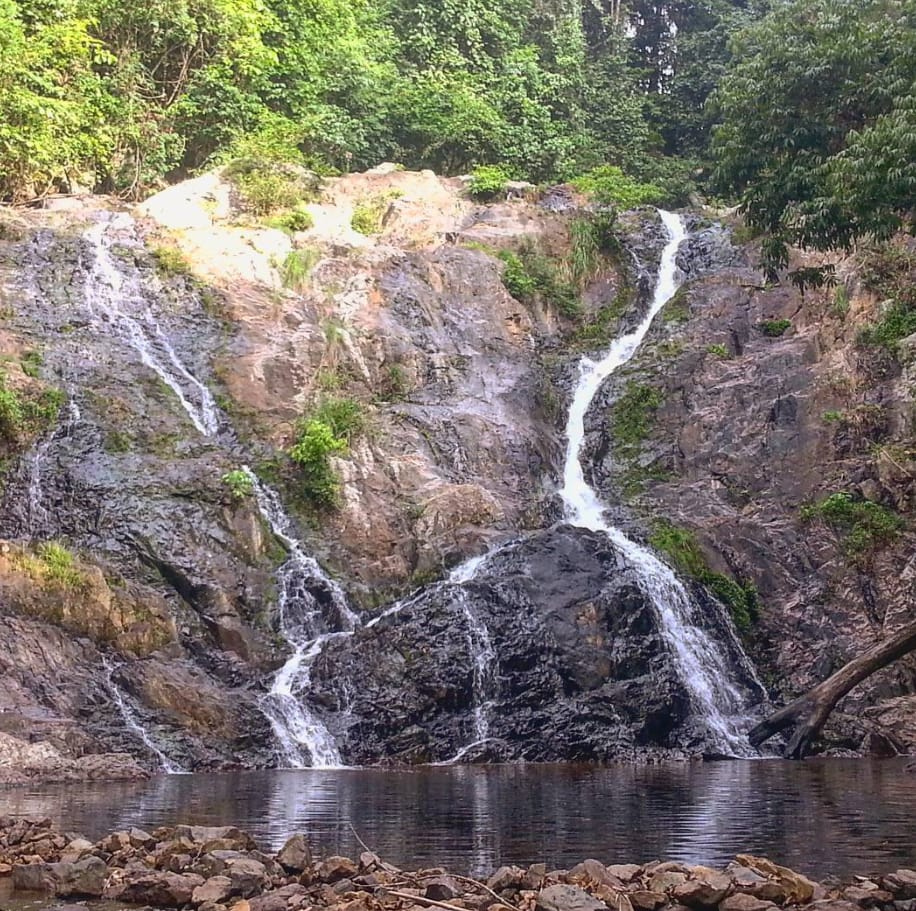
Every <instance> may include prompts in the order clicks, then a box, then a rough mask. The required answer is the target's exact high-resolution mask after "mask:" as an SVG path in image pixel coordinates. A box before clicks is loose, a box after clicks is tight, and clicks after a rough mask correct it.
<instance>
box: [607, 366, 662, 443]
mask: <svg viewBox="0 0 916 911" xmlns="http://www.w3.org/2000/svg"><path fill="white" fill-rule="evenodd" d="M664 400H665V394H664V392H663V391H662V390H661V389H659V388H658V387H657V386H649V385H647V384H645V383H639V382H637V381H636V380H631V381H630V382H629V383H627V386H626V388H625V389H624V391H623V395H621V396H620V398H619V399H618V400H617V401H616V403H615V404H614V408H613V410H612V412H611V429H612V435H613V438H614V444H615V446H616V447H617V448H618V449H622V450H627V449H634V448H636V447H638V446H639V445H640V444H641V443H642V441H643V440H644V439H645V438H646V437H647V436H648V434H649V430H650V429H651V427H652V422H653V421H654V419H655V412H656V411H658V409H659V407H660V406H661V404H662V402H663V401H664Z"/></svg>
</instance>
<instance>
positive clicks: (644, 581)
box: [560, 211, 752, 756]
mask: <svg viewBox="0 0 916 911" xmlns="http://www.w3.org/2000/svg"><path fill="white" fill-rule="evenodd" d="M659 214H660V216H661V219H662V222H663V223H664V226H665V229H666V230H667V232H668V242H667V243H666V245H665V248H664V250H663V252H662V258H661V263H660V264H659V270H658V279H657V282H656V286H655V292H654V295H653V298H652V303H651V305H650V307H649V310H648V312H647V313H646V315H645V316H644V317H643V319H642V321H641V322H640V324H639V325H638V326H637V327H636V328H635V329H634V330H633V331H632V332H629V333H628V334H626V335H623V336H621V337H620V338H618V339H616V340H615V341H614V343H613V344H612V345H611V347H610V349H609V350H608V352H607V354H605V355H604V357H603V358H601V360H598V361H595V360H592V359H591V358H588V357H584V358H583V359H582V360H581V362H580V364H579V371H580V373H579V382H578V384H577V386H576V390H575V394H574V396H573V400H572V404H571V405H570V408H569V417H568V419H567V423H566V438H567V447H566V461H565V466H564V471H563V488H562V490H561V491H560V496H561V497H562V499H563V503H564V504H565V507H566V518H567V520H568V521H569V522H570V523H571V524H573V525H577V526H579V527H580V528H588V529H590V530H592V531H597V532H602V533H604V534H605V535H607V536H608V538H610V540H611V541H612V542H613V543H614V544H615V545H616V546H617V547H618V548H619V549H620V550H621V551H622V552H623V553H624V555H625V556H626V557H627V559H628V561H629V562H630V564H631V565H632V566H633V567H634V569H635V570H636V572H637V573H638V575H639V583H640V586H641V587H642V589H643V591H644V592H645V594H646V595H647V596H648V597H649V598H650V599H651V600H652V603H653V604H654V606H655V609H656V611H657V612H658V616H659V619H660V621H661V626H662V630H663V633H664V636H665V638H666V641H667V642H668V644H669V647H670V648H671V652H672V654H673V655H674V658H675V660H676V662H677V666H678V670H679V672H680V677H681V679H682V681H683V683H684V685H685V686H686V687H687V690H688V692H689V693H690V696H691V700H692V703H693V708H694V711H695V712H696V713H697V714H698V715H700V716H701V717H702V719H703V720H704V722H705V724H706V726H707V728H708V730H709V733H710V735H711V737H712V738H713V740H715V741H716V746H717V747H718V748H719V749H722V750H723V751H727V752H730V753H733V754H736V755H742V756H746V755H750V754H751V753H752V750H751V748H750V746H749V745H748V742H747V739H746V738H745V736H744V735H743V734H742V733H741V731H740V729H739V725H740V722H741V720H742V714H743V713H742V708H743V704H744V697H743V695H742V693H741V691H740V690H739V688H738V686H737V685H736V684H735V683H734V682H732V680H731V678H730V673H729V668H728V666H727V664H726V661H725V659H724V657H723V654H722V649H721V647H719V646H717V644H716V643H715V642H714V641H713V640H712V639H711V638H710V636H709V635H707V633H706V632H705V631H704V630H703V629H701V628H700V627H698V626H696V625H695V624H694V623H693V621H692V618H693V611H694V608H693V604H692V603H691V599H690V596H689V595H688V593H687V591H686V589H685V588H684V586H683V585H682V584H681V582H680V581H679V580H678V578H677V576H675V574H674V573H673V572H672V570H671V569H670V568H669V567H668V566H666V565H665V564H664V563H663V562H662V561H661V560H659V558H658V557H656V556H655V554H653V553H652V552H651V551H650V550H648V549H647V548H645V547H643V546H641V545H640V544H637V543H636V542H635V541H632V540H631V539H630V538H628V537H627V536H626V535H625V534H624V533H623V532H622V531H621V530H620V529H619V528H615V527H614V526H612V525H610V524H609V523H608V522H607V520H606V518H605V512H604V507H603V506H602V504H601V502H600V500H599V499H598V496H597V494H596V493H595V491H594V490H593V488H592V487H591V486H590V485H589V484H588V482H587V481H586V480H585V473H584V470H583V468H582V462H581V454H582V447H583V445H584V443H585V415H586V413H587V412H588V409H589V406H590V405H591V403H592V400H593V399H594V397H595V395H596V394H597V392H598V390H599V389H600V388H601V385H602V383H604V381H605V380H606V379H607V378H608V377H609V376H610V375H611V374H612V373H613V372H614V371H615V370H617V369H618V368H620V367H622V366H623V365H624V364H626V363H627V361H629V360H630V359H631V358H632V357H633V355H634V354H635V353H636V351H637V349H638V348H639V345H640V343H641V342H642V340H643V339H644V338H645V335H646V333H647V332H648V331H649V327H650V326H651V324H652V320H653V319H654V318H655V316H656V314H657V313H658V312H659V311H660V310H661V309H662V307H664V305H665V304H666V303H667V302H668V301H669V300H670V299H671V298H672V297H673V296H674V294H675V292H676V291H677V289H678V286H679V281H678V271H677V261H676V260H677V251H678V247H679V246H680V244H681V242H682V241H683V240H684V239H685V237H686V231H685V228H684V223H683V221H682V219H681V218H680V216H678V215H675V214H673V213H671V212H664V211H660V213H659Z"/></svg>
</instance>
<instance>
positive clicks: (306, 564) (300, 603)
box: [244, 468, 359, 769]
mask: <svg viewBox="0 0 916 911" xmlns="http://www.w3.org/2000/svg"><path fill="white" fill-rule="evenodd" d="M244 471H245V472H246V474H247V475H248V478H249V479H250V481H251V484H252V488H253V490H254V493H255V497H256V499H257V503H258V508H259V510H260V511H261V515H262V516H263V517H264V520H265V521H266V522H267V524H268V526H269V527H270V529H271V531H273V533H274V535H275V536H276V537H277V538H278V539H279V540H280V541H282V542H283V544H284V545H285V546H286V549H287V553H288V556H287V558H286V561H285V562H284V563H283V565H282V566H281V567H280V571H279V573H278V577H277V579H278V582H279V586H280V595H279V607H280V632H281V633H282V635H283V638H284V639H286V641H287V642H288V643H289V644H290V646H291V647H292V648H293V654H292V655H291V656H290V658H289V659H288V660H287V662H286V664H284V665H283V667H282V668H280V670H279V671H278V672H277V675H276V676H275V677H274V681H273V684H272V686H271V688H270V692H269V693H268V694H267V695H266V696H265V697H264V698H263V700H262V702H261V709H262V711H263V712H264V714H265V715H266V716H267V718H268V719H269V720H270V723H271V726H272V727H273V730H274V735H275V736H276V738H277V742H278V743H279V745H280V749H281V752H282V754H283V759H284V761H285V762H286V763H287V764H288V765H289V766H291V767H292V768H295V769H301V768H306V767H308V766H311V767H313V768H320V769H333V768H340V767H342V766H343V764H344V763H343V760H342V759H341V757H340V751H339V750H338V748H337V743H336V741H335V740H334V737H333V735H332V734H331V732H330V731H329V730H328V729H327V727H325V725H324V724H323V723H322V721H321V719H320V718H319V717H318V716H317V715H315V714H314V713H313V712H311V711H309V709H308V707H307V706H306V705H305V704H304V702H303V701H302V700H301V698H300V696H301V694H302V693H303V692H305V691H306V690H307V689H308V685H309V679H310V676H309V669H310V667H311V664H312V662H313V661H314V660H315V658H316V657H317V656H318V655H319V654H321V650H322V648H324V645H325V643H326V642H329V641H330V640H332V639H335V638H339V637H341V636H351V635H353V631H354V630H355V629H356V627H357V626H358V625H359V618H358V617H357V616H356V615H355V614H354V613H353V612H352V611H351V610H350V607H349V605H348V604H347V599H346V595H344V593H343V590H342V589H341V588H340V586H339V585H337V583H336V582H334V581H333V580H331V579H329V578H328V577H327V575H325V573H324V572H323V571H322V569H321V567H320V566H319V565H318V563H317V562H316V561H315V560H314V558H312V557H310V556H308V554H306V553H305V551H304V550H303V549H302V545H301V544H300V542H299V541H298V540H297V539H296V538H295V536H294V533H293V529H292V522H291V521H290V518H289V516H288V515H287V514H286V512H285V511H284V509H283V504H282V503H281V502H280V497H279V496H278V495H277V492H276V491H275V490H271V489H270V488H269V487H267V486H266V485H265V484H263V483H262V482H261V481H260V480H259V479H258V478H257V477H256V476H255V475H254V473H253V472H252V471H251V470H250V469H249V468H245V469H244ZM318 594H321V595H322V596H323V597H322V598H321V600H319V597H318Z"/></svg>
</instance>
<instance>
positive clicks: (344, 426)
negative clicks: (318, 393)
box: [312, 397, 366, 444]
mask: <svg viewBox="0 0 916 911" xmlns="http://www.w3.org/2000/svg"><path fill="white" fill-rule="evenodd" d="M312 416H313V417H314V418H315V420H317V421H320V422H321V423H322V424H326V425H327V426H328V427H330V428H331V432H332V433H333V434H334V436H335V437H339V438H340V439H342V440H345V441H346V442H347V443H348V444H349V442H350V440H352V439H353V437H354V436H358V435H359V434H360V433H362V432H363V431H364V430H365V429H366V414H365V409H364V407H363V405H362V404H361V403H360V402H358V401H357V400H356V399H350V398H337V397H326V398H322V399H321V401H320V402H319V403H318V407H317V408H316V409H315V411H314V414H313V415H312Z"/></svg>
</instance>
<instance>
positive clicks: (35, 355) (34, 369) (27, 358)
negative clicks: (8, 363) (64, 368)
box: [19, 350, 44, 379]
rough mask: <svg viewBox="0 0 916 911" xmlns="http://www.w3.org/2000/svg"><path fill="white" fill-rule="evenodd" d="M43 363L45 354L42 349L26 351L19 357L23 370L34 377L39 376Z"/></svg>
mask: <svg viewBox="0 0 916 911" xmlns="http://www.w3.org/2000/svg"><path fill="white" fill-rule="evenodd" d="M43 363H44V356H43V355H42V353H41V352H40V351H35V350H32V351H26V352H25V353H24V354H23V355H22V357H21V358H20V359H19V366H20V367H21V368H22V372H23V373H24V374H25V375H26V376H30V377H31V378H32V379H37V378H38V374H39V372H40V370H41V365H42V364H43Z"/></svg>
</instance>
